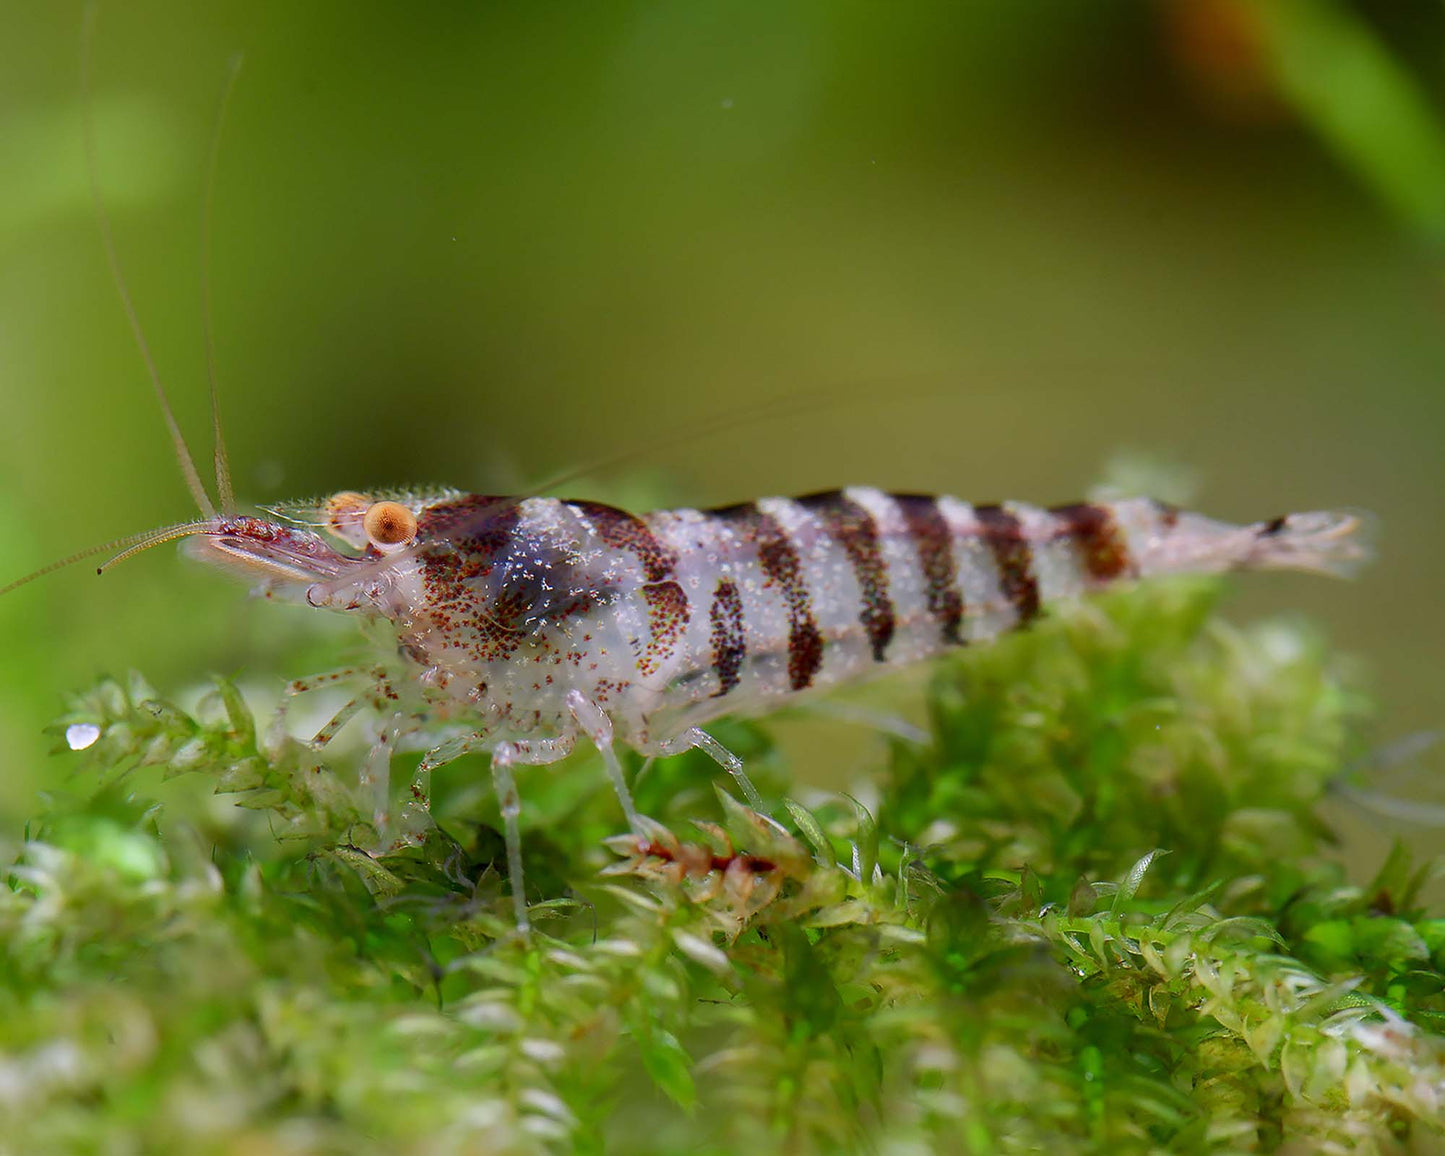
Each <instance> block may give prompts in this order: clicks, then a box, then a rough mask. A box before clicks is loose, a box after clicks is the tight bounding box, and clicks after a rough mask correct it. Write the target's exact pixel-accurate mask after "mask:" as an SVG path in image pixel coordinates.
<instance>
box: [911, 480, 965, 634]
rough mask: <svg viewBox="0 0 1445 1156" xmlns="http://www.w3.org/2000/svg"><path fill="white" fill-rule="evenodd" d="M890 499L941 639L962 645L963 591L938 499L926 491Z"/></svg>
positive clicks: (951, 542) (945, 521)
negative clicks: (913, 552) (910, 546)
mask: <svg viewBox="0 0 1445 1156" xmlns="http://www.w3.org/2000/svg"><path fill="white" fill-rule="evenodd" d="M893 500H894V501H895V502H897V503H898V508H899V509H900V510H902V511H903V521H904V524H905V525H907V527H908V536H909V537H910V538H912V539H913V545H914V547H915V548H916V549H917V551H918V564H919V566H920V567H922V569H923V577H924V580H925V581H926V582H927V583H928V613H930V614H931V615H933V617H934V618H935V619H937V621H938V625H939V627H940V628H941V629H942V631H943V640H944V641H945V642H947V643H949V644H951V645H953V646H962V645H964V643H965V641H966V640H965V639H964V637H963V636H962V635H961V634H960V633H959V629H960V627H962V625H963V594H962V592H961V591H960V590H959V588H958V567H957V566H956V565H955V564H954V560H953V538H952V535H951V534H950V533H949V530H948V520H947V519H946V518H944V516H943V511H942V510H940V509H939V508H938V501H937V500H936V499H935V498H932V497H930V496H929V495H927V494H894V495H893Z"/></svg>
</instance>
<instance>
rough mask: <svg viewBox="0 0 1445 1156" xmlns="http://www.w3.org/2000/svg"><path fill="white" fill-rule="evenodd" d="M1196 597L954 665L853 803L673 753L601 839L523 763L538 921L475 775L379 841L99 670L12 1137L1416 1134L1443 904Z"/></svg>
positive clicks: (14, 1083)
mask: <svg viewBox="0 0 1445 1156" xmlns="http://www.w3.org/2000/svg"><path fill="white" fill-rule="evenodd" d="M1213 597H1214V587H1213V586H1211V585H1209V584H1201V583H1181V584H1166V585H1164V586H1162V587H1157V588H1154V589H1151V590H1141V591H1139V592H1136V593H1133V594H1131V595H1129V596H1127V597H1121V598H1117V599H1110V600H1106V601H1104V602H1102V603H1099V604H1095V605H1091V606H1089V607H1086V608H1084V609H1082V610H1080V611H1079V612H1078V613H1077V614H1072V615H1069V616H1068V617H1064V618H1058V619H1054V620H1051V621H1048V622H1046V623H1043V624H1042V625H1041V627H1040V628H1039V629H1037V630H1036V631H1034V632H1033V633H1032V634H1030V635H1028V636H1025V637H1020V638H1017V639H1013V640H1009V641H1007V642H1005V643H1002V644H1000V645H998V646H996V647H993V648H989V649H980V650H978V651H977V652H969V653H966V654H963V655H961V656H960V657H959V658H958V659H957V660H956V661H952V662H949V663H947V664H944V665H941V666H940V667H939V669H938V670H937V672H936V674H935V677H934V680H933V686H932V689H931V691H930V700H929V705H930V710H931V714H932V720H933V738H934V741H933V742H932V743H931V744H930V745H928V746H924V747H918V746H904V745H902V744H899V745H896V746H895V747H894V748H893V750H892V753H891V755H890V761H889V764H888V766H887V767H886V768H884V769H882V770H881V771H880V772H879V780H878V790H877V795H876V797H877V799H878V805H877V806H873V807H864V806H862V805H861V804H860V803H857V802H856V801H854V800H853V799H851V798H850V797H848V796H846V795H838V794H835V795H818V796H817V797H816V798H814V796H811V795H809V796H805V797H807V798H809V799H810V800H811V801H810V803H809V805H804V804H803V803H801V802H798V801H797V800H796V798H792V799H788V800H787V801H786V802H785V803H784V804H783V805H782V806H780V807H779V808H778V809H777V812H776V814H775V815H773V816H766V815H760V814H757V813H755V812H753V811H751V810H749V809H748V808H746V807H743V806H742V805H741V804H739V803H737V802H736V800H734V799H733V798H732V796H731V795H729V794H727V793H726V792H725V791H718V792H716V794H710V793H709V791H708V790H705V789H703V787H704V785H706V784H708V783H709V782H711V780H710V779H709V778H708V777H707V776H708V774H709V773H710V772H709V771H708V770H707V768H706V767H705V766H703V765H702V764H700V763H698V762H696V761H694V760H690V759H687V758H681V759H676V760H666V761H664V762H663V763H660V764H658V765H657V766H656V767H654V768H653V769H652V770H651V771H650V772H649V776H648V778H647V780H646V781H645V782H644V783H643V784H640V787H641V789H640V790H639V797H640V798H643V799H645V800H646V806H647V809H648V810H649V811H650V812H651V813H652V814H653V816H654V817H653V818H650V819H647V820H646V821H644V822H643V823H642V824H641V827H640V830H639V831H638V832H636V833H629V834H625V835H623V834H619V833H618V831H619V829H620V820H619V819H618V817H617V815H616V813H615V804H614V803H613V801H612V800H611V799H610V798H609V796H608V795H607V793H606V791H605V790H604V789H601V788H598V787H596V785H595V781H596V780H597V779H600V776H597V775H595V774H594V771H595V768H594V767H593V766H591V765H590V764H589V763H587V761H586V760H579V762H578V765H577V766H575V767H570V768H562V769H561V770H559V771H558V772H557V773H556V774H555V775H549V776H545V777H543V776H537V777H535V778H534V779H532V780H529V783H528V787H529V790H528V792H527V793H526V809H525V810H524V820H525V827H524V833H525V844H526V848H525V850H526V854H527V862H528V869H529V874H530V876H531V878H530V880H529V889H528V899H529V902H530V907H531V912H532V917H533V921H534V924H535V928H534V932H533V935H532V936H531V937H530V938H529V939H526V940H522V939H519V938H518V937H517V936H516V935H515V933H514V931H513V929H512V921H511V917H510V905H509V901H508V896H507V891H506V880H505V878H504V875H503V873H504V871H505V856H504V855H503V854H502V848H501V841H500V838H499V837H498V836H497V835H496V832H495V825H496V812H495V804H494V803H493V802H491V801H490V800H488V799H487V798H486V797H485V796H484V795H483V794H481V793H478V792H476V791H474V790H472V789H471V788H470V785H469V784H468V783H466V782H464V781H462V779H461V777H459V779H458V782H457V783H455V784H453V786H452V787H451V788H448V787H447V785H446V783H445V782H442V783H441V784H440V786H439V789H438V791H437V794H436V799H435V804H434V809H433V816H434V818H435V820H436V826H435V828H434V829H432V830H430V831H429V832H428V833H427V834H426V836H425V837H424V838H422V839H420V840H419V841H418V842H417V843H416V844H415V845H413V846H409V847H405V848H401V849H398V850H396V851H394V852H390V853H388V854H385V855H377V854H375V853H371V852H369V851H367V850H366V849H365V848H366V839H365V836H366V835H367V834H368V832H367V831H366V829H365V826H364V824H363V823H362V822H361V815H362V814H363V808H362V807H361V806H360V803H359V800H360V793H359V790H358V787H357V783H356V776H355V770H354V767H352V766H351V765H350V760H348V759H347V758H346V757H345V756H344V755H339V754H338V755H331V754H328V755H327V757H326V758H324V759H323V758H322V757H320V756H319V755H318V754H317V753H316V752H314V751H312V750H311V749H310V748H308V747H307V746H305V745H304V744H300V743H297V742H295V741H293V740H291V739H290V738H288V737H287V736H285V735H284V734H282V733H279V732H277V731H276V730H275V728H273V727H272V726H271V725H270V723H269V719H268V718H267V717H266V716H265V714H264V713H263V714H262V715H261V717H260V718H259V719H258V716H257V712H256V711H255V710H253V709H252V708H250V707H249V706H248V705H247V702H246V700H245V698H244V697H243V696H242V695H241V693H240V692H239V691H238V690H237V689H236V688H235V687H234V686H233V685H232V684H230V683H227V682H224V681H217V682H216V683H214V684H213V685H212V686H210V687H209V688H207V689H206V690H205V691H204V692H203V693H202V694H201V696H200V697H199V700H198V702H197V705H196V707H195V708H194V709H191V710H186V709H182V708H181V707H179V706H178V705H176V704H175V703H174V702H170V701H167V700H165V699H163V698H162V697H161V696H160V695H159V694H157V693H156V692H155V691H154V690H153V689H152V688H151V687H149V686H147V685H146V684H145V683H144V682H143V681H142V680H140V679H138V678H132V679H129V680H126V681H114V680H110V681H106V682H103V683H101V684H100V685H98V686H97V687H95V688H94V689H92V690H91V691H89V692H87V693H85V694H83V695H81V696H79V697H78V698H77V699H76V701H75V703H74V704H73V706H72V709H71V711H70V712H69V713H68V714H67V715H66V716H65V717H64V718H63V719H62V720H60V722H58V723H57V724H56V727H55V728H54V734H55V737H56V739H57V746H58V747H60V748H61V749H62V750H65V751H67V752H71V748H75V747H79V748H81V749H79V750H76V751H73V752H71V753H68V754H67V758H69V759H70V760H71V761H72V765H73V766H76V767H77V768H78V770H77V772H76V776H75V777H74V778H73V779H72V782H71V784H70V787H69V788H68V789H67V791H65V792H64V793H60V792H58V793H57V794H56V796H55V797H54V798H53V799H52V800H51V801H50V803H49V806H48V808H47V810H46V811H45V812H44V813H43V814H42V815H41V816H39V818H38V819H37V820H36V821H35V822H34V823H33V824H32V825H31V828H30V835H29V838H28V839H27V841H26V842H24V843H23V844H22V845H19V846H17V847H15V848H14V849H13V851H12V853H11V854H10V855H9V856H8V859H9V864H10V865H9V866H8V868H6V870H5V883H4V886H3V887H0V1000H3V1004H0V1136H3V1137H4V1140H3V1141H0V1146H5V1145H8V1146H9V1148H13V1149H14V1150H16V1151H62V1150H72V1149H86V1148H95V1147H97V1146H98V1144H99V1141H98V1140H97V1137H100V1136H104V1137H105V1138H106V1142H107V1144H109V1145H110V1146H111V1147H115V1146H117V1145H119V1146H120V1147H122V1148H129V1149H132V1150H143V1149H155V1150H161V1149H168V1148H170V1149H174V1148H178V1147H184V1148H186V1149H187V1150H192V1151H217V1152H233V1151H239V1150H252V1149H255V1150H273V1149H274V1150H306V1151H333V1150H346V1151H349V1152H372V1151H376V1152H383V1151H397V1150H407V1151H458V1152H460V1151H476V1150H486V1151H499V1152H533V1151H536V1152H542V1151H553V1150H580V1151H602V1150H604V1149H607V1150H619V1151H642V1152H671V1151H677V1150H682V1149H691V1150H703V1151H716V1152H735V1151H748V1152H772V1151H777V1152H782V1151H787V1152H799V1151H802V1152H807V1151H816V1152H825V1151H827V1152H831V1151H840V1150H859V1151H880V1150H887V1151H965V1152H994V1151H1005V1152H1007V1151H1019V1152H1022V1151H1040V1150H1048V1151H1065V1152H1067V1151H1086V1152H1095V1151H1098V1152H1103V1151H1117V1150H1121V1149H1122V1150H1125V1151H1137V1150H1150V1149H1153V1150H1170V1151H1198V1152H1205V1151H1244V1150H1251V1149H1256V1150H1257V1149H1268V1148H1272V1147H1275V1146H1278V1145H1279V1144H1281V1143H1284V1142H1286V1141H1288V1142H1290V1143H1291V1144H1292V1145H1294V1146H1295V1147H1296V1148H1299V1149H1326V1148H1331V1147H1335V1148H1340V1149H1341V1150H1344V1149H1347V1148H1348V1149H1351V1150H1369V1149H1370V1148H1371V1146H1374V1147H1375V1148H1383V1147H1386V1146H1388V1145H1389V1144H1391V1143H1394V1142H1396V1141H1398V1140H1400V1139H1402V1138H1412V1137H1423V1136H1434V1137H1437V1138H1438V1137H1439V1136H1440V1135H1441V1130H1442V1128H1445V1043H1442V1036H1441V1035H1440V1034H1439V1032H1440V1029H1441V1021H1442V1017H1445V996H1442V969H1445V919H1441V918H1440V917H1439V916H1438V915H1435V916H1432V915H1431V913H1430V912H1429V910H1428V908H1427V904H1426V902H1425V900H1424V899H1423V898H1422V895H1423V894H1424V893H1423V891H1422V886H1423V881H1424V880H1425V878H1426V874H1425V869H1424V868H1422V867H1420V866H1417V865H1415V864H1413V863H1411V862H1410V861H1409V859H1408V856H1406V855H1405V854H1404V853H1403V852H1402V851H1398V850H1397V851H1396V852H1395V853H1393V854H1392V855H1391V856H1390V858H1389V859H1388V860H1387V862H1386V863H1385V864H1384V866H1383V867H1382V868H1381V870H1380V872H1379V874H1378V876H1377V877H1376V878H1375V879H1374V880H1372V881H1370V882H1368V884H1366V885H1364V886H1351V885H1350V884H1349V883H1348V881H1346V880H1345V879H1344V878H1343V877H1342V876H1341V874H1340V872H1339V870H1338V869H1337V868H1335V867H1333V866H1331V865H1330V864H1329V862H1328V860H1327V858H1326V857H1325V856H1324V855H1323V854H1322V851H1323V849H1324V841H1325V839H1326V838H1327V835H1328V832H1327V831H1326V830H1325V828H1324V827H1323V825H1322V824H1321V823H1320V821H1319V819H1318V818H1317V816H1316V814H1315V808H1316V806H1317V804H1318V803H1319V801H1320V800H1321V798H1322V797H1323V796H1324V793H1325V792H1326V790H1327V789H1328V786H1329V783H1330V782H1331V780H1332V779H1333V778H1334V777H1335V776H1337V775H1338V774H1340V773H1341V771H1342V769H1343V768H1345V767H1346V766H1348V765H1349V764H1350V763H1351V761H1352V760H1353V758H1354V755H1355V753H1356V751H1355V744H1356V741H1357V740H1356V739H1355V737H1354V736H1355V735H1356V734H1357V733H1358V728H1359V725H1360V723H1361V721H1362V719H1363V717H1364V713H1365V711H1364V707H1363V705H1362V700H1361V699H1360V697H1359V695H1358V694H1357V693H1356V692H1355V691H1354V690H1353V689H1352V688H1351V685H1350V683H1349V681H1348V680H1347V678H1346V677H1345V676H1344V675H1342V673H1341V672H1340V670H1339V669H1337V664H1336V663H1335V662H1334V660H1333V659H1331V658H1330V656H1329V655H1328V652H1327V651H1326V650H1325V648H1324V647H1323V646H1322V645H1321V644H1320V643H1319V642H1318V641H1317V640H1315V639H1312V638H1310V637H1309V636H1307V635H1305V634H1302V633H1299V632H1298V631H1295V630H1293V629H1292V628H1290V629H1287V628H1283V627H1278V626H1273V625H1271V626H1265V627H1260V628H1254V629H1247V630H1238V629H1235V628H1232V627H1228V626H1226V625H1224V624H1222V623H1220V622H1219V621H1218V620H1217V619H1215V618H1214V617H1213V616H1212V603H1213ZM1282 632H1283V633H1282ZM187 701H189V700H187ZM740 733H743V732H740ZM746 735H747V736H752V737H750V738H749V737H745V738H744V744H743V745H745V744H746V743H747V742H752V743H753V744H754V746H753V747H752V748H751V750H750V753H751V754H752V755H754V756H755V757H756V758H758V759H759V760H761V761H764V762H766V761H767V756H766V754H765V752H764V751H763V749H762V748H761V747H760V746H759V745H757V744H760V743H761V742H762V741H763V740H762V739H761V738H760V737H758V733H757V732H752V731H749V732H746ZM404 763H405V756H399V757H398V760H397V767H398V773H399V774H400V773H401V771H402V768H403V766H404ZM589 776H590V777H589ZM170 779H175V781H174V782H170V781H168V780H170ZM188 784H189V785H190V786H189V787H188ZM196 787H200V788H204V789H203V790H195V789H194V788H196ZM213 792H220V794H219V795H215V796H214V797H213V795H212V793H213ZM868 797H869V798H873V797H874V796H872V795H870V796H868ZM157 799H162V800H164V807H159V806H158V805H157V803H156V800H157ZM1164 852H1167V854H1165V853H1164ZM700 1146H701V1147H700ZM7 1150H9V1149H7Z"/></svg>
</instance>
